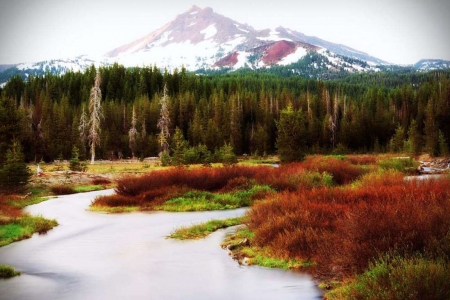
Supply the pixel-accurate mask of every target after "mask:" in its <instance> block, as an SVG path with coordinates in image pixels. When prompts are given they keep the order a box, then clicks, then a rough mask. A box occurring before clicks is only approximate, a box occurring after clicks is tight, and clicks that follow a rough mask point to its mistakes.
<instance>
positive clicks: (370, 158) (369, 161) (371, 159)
mask: <svg viewBox="0 0 450 300" xmlns="http://www.w3.org/2000/svg"><path fill="white" fill-rule="evenodd" d="M345 159H346V160H348V161H349V162H350V163H351V164H352V165H375V164H376V163H377V157H376V156H374V155H346V156H345Z"/></svg>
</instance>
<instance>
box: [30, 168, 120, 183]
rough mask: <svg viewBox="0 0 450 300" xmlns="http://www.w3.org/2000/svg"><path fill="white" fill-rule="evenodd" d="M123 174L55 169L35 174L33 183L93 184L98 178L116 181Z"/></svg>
mask: <svg viewBox="0 0 450 300" xmlns="http://www.w3.org/2000/svg"><path fill="white" fill-rule="evenodd" d="M120 176H121V175H120V174H102V175H98V174H92V173H87V172H74V171H54V172H43V173H41V174H40V175H33V177H32V178H31V181H30V184H31V185H47V186H54V185H71V186H79V185H89V184H93V182H94V181H96V180H109V181H111V182H115V181H116V180H117V179H118V178H119V177H120Z"/></svg>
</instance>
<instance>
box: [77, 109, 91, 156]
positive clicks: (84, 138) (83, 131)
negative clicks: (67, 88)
mask: <svg viewBox="0 0 450 300" xmlns="http://www.w3.org/2000/svg"><path fill="white" fill-rule="evenodd" d="M79 124H80V125H78V131H79V133H80V142H81V146H82V153H83V155H85V154H86V144H87V142H88V136H89V120H88V117H87V115H86V110H85V109H84V105H83V108H82V111H81V116H80V123H79Z"/></svg>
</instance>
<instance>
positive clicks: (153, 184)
mask: <svg viewBox="0 0 450 300" xmlns="http://www.w3.org/2000/svg"><path fill="white" fill-rule="evenodd" d="M270 168H271V167H241V166H234V167H227V168H201V169H194V170H187V169H184V168H173V169H170V170H165V171H155V172H152V173H149V174H147V175H144V176H141V177H127V178H123V179H121V180H119V181H118V184H117V188H116V192H117V193H118V194H121V195H127V196H137V195H139V194H141V193H143V192H146V191H149V190H153V189H158V188H162V187H167V186H186V187H189V188H191V189H196V190H203V191H210V192H213V191H218V190H220V189H222V188H224V187H225V186H226V185H227V184H228V182H229V181H230V180H233V179H235V178H239V177H244V178H253V177H254V176H255V174H257V173H263V172H264V171H266V170H269V169H270Z"/></svg>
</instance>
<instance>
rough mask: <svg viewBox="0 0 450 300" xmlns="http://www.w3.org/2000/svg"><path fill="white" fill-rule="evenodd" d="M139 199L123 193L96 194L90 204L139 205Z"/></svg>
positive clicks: (109, 205)
mask: <svg viewBox="0 0 450 300" xmlns="http://www.w3.org/2000/svg"><path fill="white" fill-rule="evenodd" d="M140 202H141V201H140V200H139V199H136V198H133V197H127V196H123V195H108V196H98V197H97V198H95V201H94V202H93V203H92V206H108V207H119V206H139V204H140Z"/></svg>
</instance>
